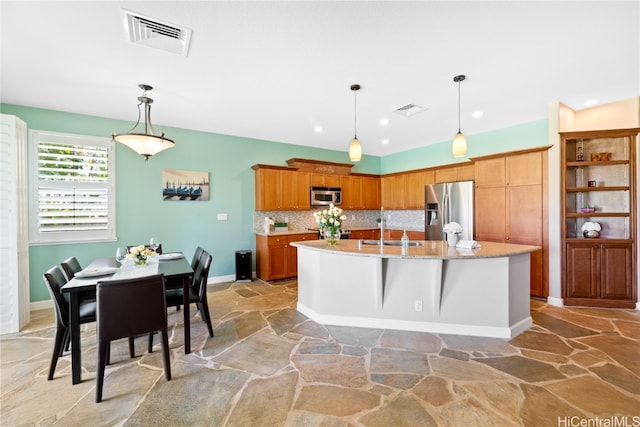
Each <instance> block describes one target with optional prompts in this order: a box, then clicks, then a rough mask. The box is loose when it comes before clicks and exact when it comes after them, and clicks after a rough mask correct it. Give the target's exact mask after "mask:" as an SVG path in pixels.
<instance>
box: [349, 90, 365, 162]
mask: <svg viewBox="0 0 640 427" xmlns="http://www.w3.org/2000/svg"><path fill="white" fill-rule="evenodd" d="M351 90H352V91H353V139H352V140H351V145H349V160H351V161H352V162H359V161H360V159H361V158H362V146H361V145H360V141H358V131H357V123H358V122H357V114H356V112H357V98H356V96H357V92H358V91H359V90H360V85H351Z"/></svg>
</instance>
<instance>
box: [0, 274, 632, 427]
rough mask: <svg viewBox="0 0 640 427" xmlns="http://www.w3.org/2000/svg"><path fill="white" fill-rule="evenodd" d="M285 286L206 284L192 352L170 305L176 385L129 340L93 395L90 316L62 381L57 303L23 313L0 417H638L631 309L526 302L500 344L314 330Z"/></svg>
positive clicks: (381, 420) (36, 421)
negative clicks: (51, 369) (516, 326)
mask: <svg viewBox="0 0 640 427" xmlns="http://www.w3.org/2000/svg"><path fill="white" fill-rule="evenodd" d="M296 295H297V287H296V282H295V281H285V282H279V283H274V284H267V283H264V282H261V281H259V280H254V281H253V282H252V283H225V284H219V285H216V286H213V287H210V290H209V303H210V312H211V315H212V321H213V322H214V328H215V334H216V335H215V337H214V338H208V333H207V329H206V326H205V325H204V323H202V321H201V319H200V317H199V314H197V313H194V319H193V323H192V348H193V349H194V351H193V352H192V353H191V354H189V355H185V354H184V348H183V343H184V340H183V329H182V323H181V319H182V312H176V311H174V310H173V309H170V312H169V325H170V328H171V332H170V347H171V364H172V365H171V369H172V374H173V379H172V380H171V381H166V380H165V379H164V376H163V371H162V362H161V359H160V351H159V349H160V347H159V344H158V343H157V342H156V344H155V346H154V352H153V353H152V354H148V353H146V338H144V337H142V338H139V339H137V341H136V349H137V351H136V354H137V355H138V356H137V357H136V358H135V359H130V358H129V355H128V346H127V343H126V340H121V341H118V342H115V343H114V344H113V345H112V356H111V361H112V365H110V366H108V367H107V372H106V378H105V386H104V400H103V402H102V403H99V404H96V403H95V363H96V353H95V324H88V325H84V326H83V328H84V329H83V333H82V345H83V382H82V383H80V384H78V385H75V386H72V385H71V372H70V357H69V355H68V354H66V355H65V356H64V357H62V358H61V359H60V360H59V362H58V367H57V370H56V374H55V378H54V379H53V380H52V381H47V372H48V366H49V360H50V356H51V351H52V348H53V332H54V317H53V312H52V311H51V310H42V311H39V312H36V313H33V314H32V321H31V323H30V324H29V325H28V327H27V328H26V329H25V330H24V331H23V332H21V333H19V334H15V335H5V336H3V337H2V338H0V363H1V365H0V425H1V426H18V425H19V426H29V425H33V426H48V425H62V426H77V425H83V426H85V425H86V426H89V425H90V426H114V425H118V426H121V425H124V426H154V427H160V426H242V427H247V426H260V427H263V426H328V427H329V426H385V427H387V426H394V427H395V426H566V427H569V426H581V425H589V426H605V425H620V426H625V427H628V426H638V425H640V313H639V312H637V311H633V310H605V309H589V308H557V307H553V306H550V305H547V304H546V303H544V302H541V301H537V300H532V301H531V311H532V317H533V319H534V326H533V327H532V328H531V329H530V330H528V331H526V332H524V333H522V334H521V335H519V336H518V337H516V338H514V339H512V340H504V339H495V338H478V337H470V336H454V335H436V334H429V333H416V332H404V331H395V330H382V329H364V328H351V327H332V326H322V325H319V324H317V323H315V322H313V321H311V320H309V319H307V318H306V317H305V316H303V315H301V314H299V313H298V312H296V310H295V304H296ZM193 311H195V310H193ZM597 422H599V423H600V424H596V423H597ZM587 423H591V424H587ZM606 423H609V424H606ZM614 423H617V424H614Z"/></svg>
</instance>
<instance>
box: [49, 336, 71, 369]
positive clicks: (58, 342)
mask: <svg viewBox="0 0 640 427" xmlns="http://www.w3.org/2000/svg"><path fill="white" fill-rule="evenodd" d="M68 333H69V328H60V327H58V328H56V337H55V341H54V342H53V354H52V355H51V364H50V365H49V377H48V378H47V379H48V380H52V379H53V374H54V372H55V371H56V365H57V364H58V357H60V356H61V354H60V353H62V350H63V349H64V342H65V338H66V337H67V336H68Z"/></svg>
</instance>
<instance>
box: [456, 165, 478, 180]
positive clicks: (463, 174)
mask: <svg viewBox="0 0 640 427" xmlns="http://www.w3.org/2000/svg"><path fill="white" fill-rule="evenodd" d="M475 171H476V168H475V165H473V164H471V165H466V166H458V181H473V180H474V179H476V172H475Z"/></svg>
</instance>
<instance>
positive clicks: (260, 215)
mask: <svg viewBox="0 0 640 427" xmlns="http://www.w3.org/2000/svg"><path fill="white" fill-rule="evenodd" d="M344 215H346V216H347V219H346V220H345V221H344V227H343V228H376V227H378V222H377V221H376V219H378V218H380V211H378V210H375V211H363V210H352V211H349V210H345V211H344ZM384 217H385V227H386V228H389V229H391V228H393V229H399V230H412V231H423V230H424V211H422V210H411V211H397V210H393V211H392V210H386V211H385V212H384ZM266 218H271V220H273V222H286V223H287V224H288V225H289V231H305V230H306V229H308V228H317V226H318V224H316V221H315V219H314V217H313V211H312V210H308V211H260V212H257V211H256V212H254V213H253V230H254V231H255V232H257V233H264V223H265V219H266Z"/></svg>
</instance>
